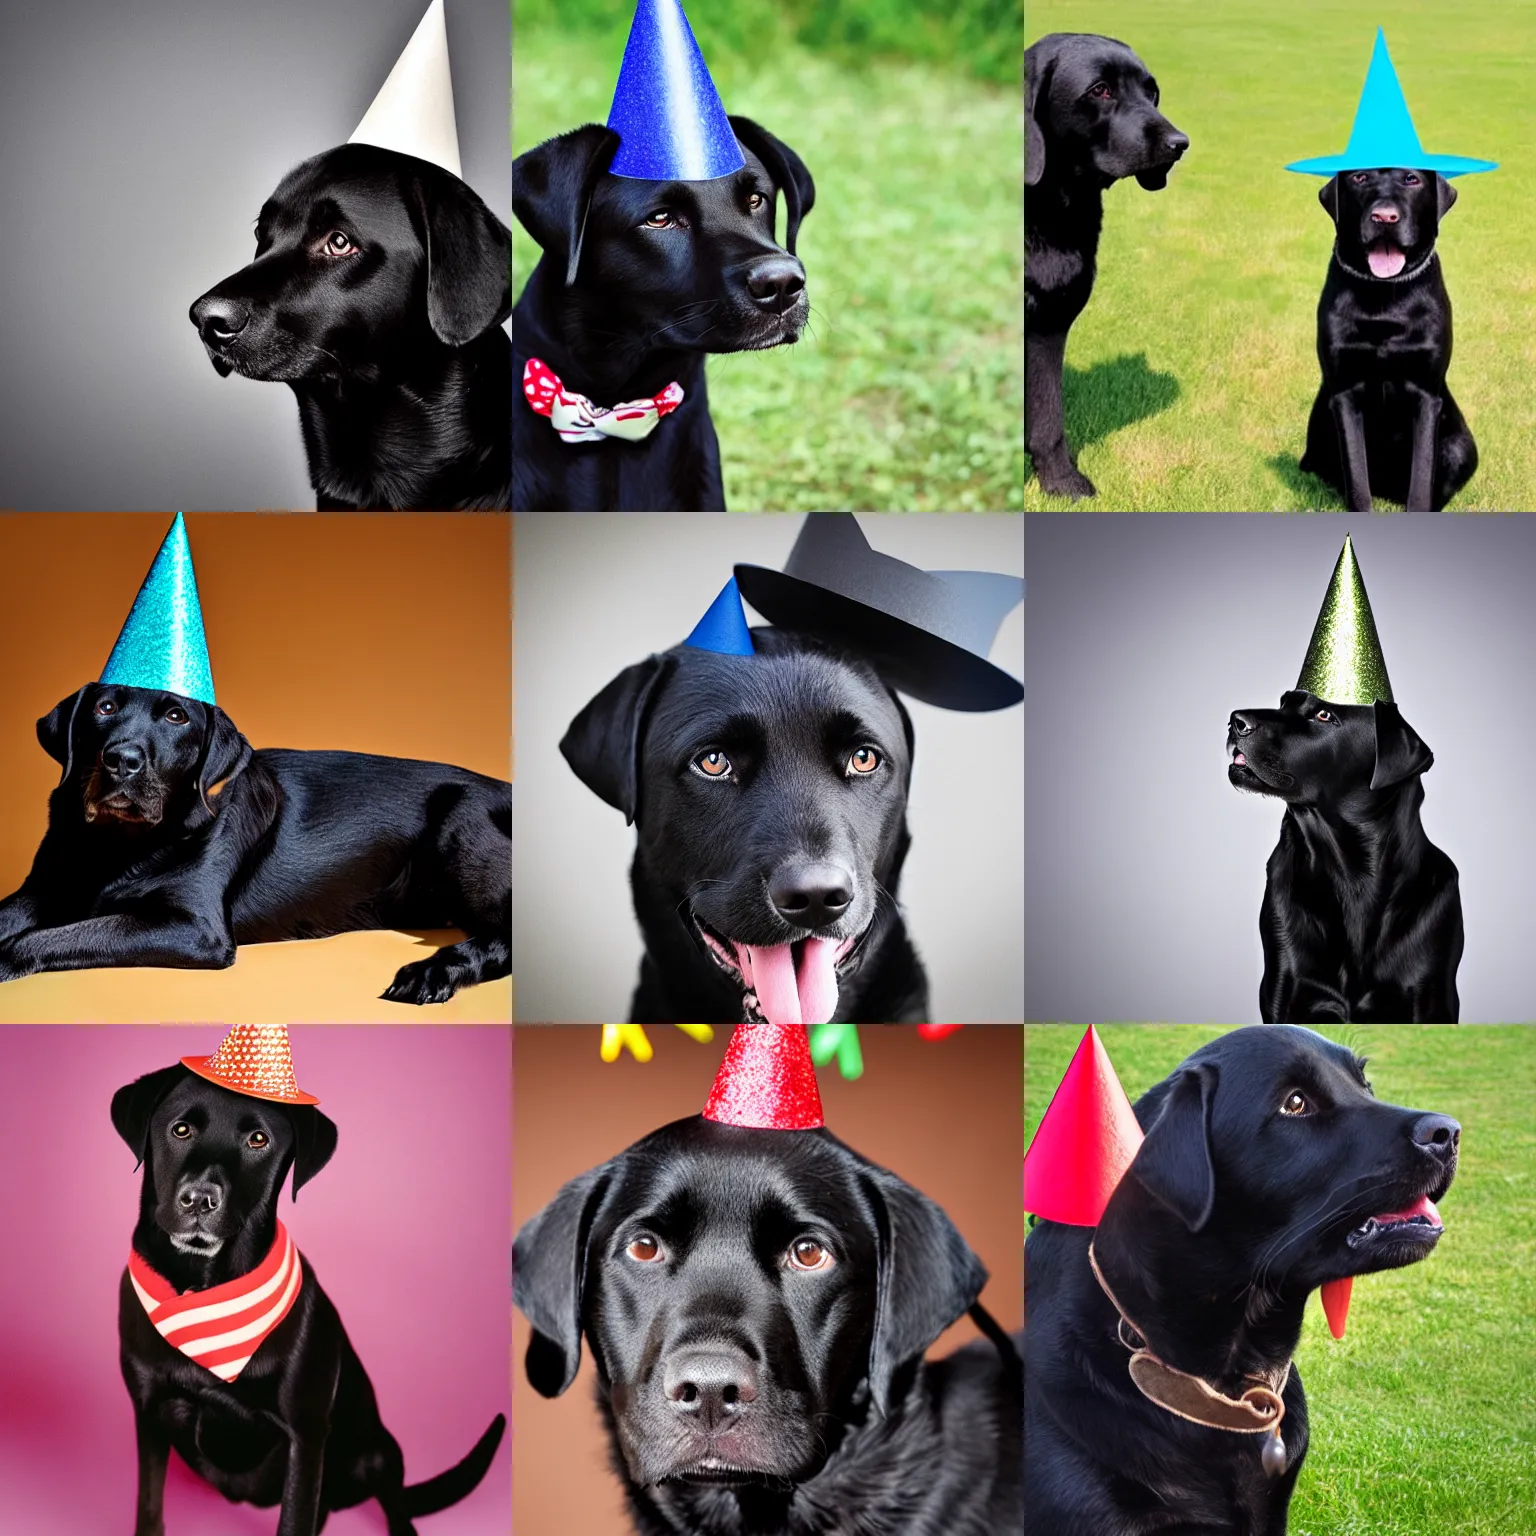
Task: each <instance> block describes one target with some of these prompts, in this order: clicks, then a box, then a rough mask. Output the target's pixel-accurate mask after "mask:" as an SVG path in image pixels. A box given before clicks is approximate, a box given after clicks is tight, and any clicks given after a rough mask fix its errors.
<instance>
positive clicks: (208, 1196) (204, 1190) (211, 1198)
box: [176, 1179, 224, 1211]
mask: <svg viewBox="0 0 1536 1536" xmlns="http://www.w3.org/2000/svg"><path fill="white" fill-rule="evenodd" d="M176 1203H177V1205H179V1206H180V1207H181V1208H182V1210H184V1211H216V1210H218V1208H219V1207H220V1206H221V1205H223V1203H224V1191H223V1189H222V1188H220V1186H219V1185H218V1183H217V1182H216V1181H215V1180H213V1179H191V1180H189V1181H188V1182H187V1183H185V1184H183V1185H182V1186H181V1188H180V1190H179V1191H178V1192H177V1195H176Z"/></svg>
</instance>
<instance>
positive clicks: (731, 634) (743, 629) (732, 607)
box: [683, 576, 753, 656]
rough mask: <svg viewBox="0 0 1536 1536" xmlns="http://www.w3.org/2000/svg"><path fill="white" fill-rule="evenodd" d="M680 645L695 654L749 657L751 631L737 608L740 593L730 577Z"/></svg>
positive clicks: (750, 651) (738, 607) (745, 618)
mask: <svg viewBox="0 0 1536 1536" xmlns="http://www.w3.org/2000/svg"><path fill="white" fill-rule="evenodd" d="M683 644H684V645H687V646H692V647H693V649H694V650H696V651H715V652H717V653H719V654H720V655H722V656H751V655H752V654H753V648H752V631H751V630H750V629H748V628H747V616H746V613H745V612H744V611H743V609H742V606H741V592H740V590H739V589H738V587H737V585H736V578H735V577H734V576H732V577H731V579H730V580H729V581H728V582H726V584H725V585H724V586H723V587H721V588H720V594H719V596H718V597H716V598H715V600H714V602H712V603H711V604H710V605H709V607H708V608H707V609H706V610H705V613H704V617H703V618H701V619H700V620H699V622H698V623H697V624H695V625H694V626H693V629H692V630H691V631H690V633H689V635H688V638H687V639H686V640H684V641H683Z"/></svg>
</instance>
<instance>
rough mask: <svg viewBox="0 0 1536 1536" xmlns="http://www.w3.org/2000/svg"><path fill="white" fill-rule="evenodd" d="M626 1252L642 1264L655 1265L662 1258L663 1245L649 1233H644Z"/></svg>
mask: <svg viewBox="0 0 1536 1536" xmlns="http://www.w3.org/2000/svg"><path fill="white" fill-rule="evenodd" d="M624 1252H625V1253H627V1254H628V1255H629V1256H630V1258H632V1259H638V1260H639V1261H640V1263H642V1264H654V1263H655V1262H656V1260H657V1259H659V1258H660V1257H661V1244H660V1243H658V1242H657V1241H656V1239H655V1238H654V1237H652V1236H651V1234H650V1233H649V1232H642V1233H641V1234H640V1236H639V1237H637V1238H635V1239H634V1240H633V1241H632V1242H631V1243H630V1245H629V1246H628V1247H627V1248H626V1249H625V1250H624Z"/></svg>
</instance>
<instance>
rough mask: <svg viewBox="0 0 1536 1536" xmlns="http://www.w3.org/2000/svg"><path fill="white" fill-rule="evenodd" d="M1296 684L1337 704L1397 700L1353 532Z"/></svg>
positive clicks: (1345, 544)
mask: <svg viewBox="0 0 1536 1536" xmlns="http://www.w3.org/2000/svg"><path fill="white" fill-rule="evenodd" d="M1296 686H1297V687H1298V688H1300V689H1303V690H1304V691H1305V692H1307V693H1310V694H1312V695H1313V696H1314V697H1315V698H1319V699H1327V700H1328V702H1329V703H1331V704H1374V703H1375V702H1376V701H1377V700H1378V699H1380V700H1381V701H1382V702H1383V703H1387V704H1390V703H1391V702H1392V684H1391V683H1390V682H1389V681H1388V680H1387V663H1386V659H1385V658H1384V657H1383V656H1382V654H1381V641H1380V640H1379V639H1378V638H1377V636H1376V620H1375V619H1374V618H1372V617H1371V600H1370V598H1368V597H1367V596H1366V595H1365V581H1364V579H1363V578H1362V577H1361V575H1360V567H1359V566H1358V565H1357V564H1356V563H1355V546H1354V544H1353V542H1352V541H1351V539H1350V537H1349V535H1348V534H1345V535H1344V548H1343V550H1342V552H1341V553H1340V555H1339V563H1338V564H1337V565H1336V566H1334V568H1333V580H1332V581H1330V582H1329V583H1328V595H1327V596H1326V597H1325V598H1324V599H1323V607H1322V611H1321V612H1320V613H1319V614H1318V616H1317V624H1316V626H1315V628H1314V629H1313V631H1312V643H1311V644H1310V645H1309V646H1308V647H1307V659H1306V660H1305V661H1304V662H1303V663H1302V664H1301V676H1300V677H1298V678H1297V679H1296Z"/></svg>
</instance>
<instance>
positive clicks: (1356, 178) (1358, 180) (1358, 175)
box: [1349, 171, 1365, 187]
mask: <svg viewBox="0 0 1536 1536" xmlns="http://www.w3.org/2000/svg"><path fill="white" fill-rule="evenodd" d="M1349 179H1350V180H1351V181H1352V182H1354V184H1355V185H1356V186H1357V187H1363V186H1364V185H1365V172H1364V171H1356V172H1355V174H1354V175H1353V176H1351V177H1350V178H1349Z"/></svg>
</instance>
